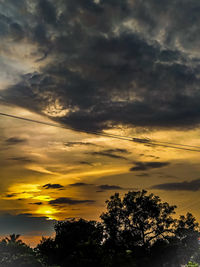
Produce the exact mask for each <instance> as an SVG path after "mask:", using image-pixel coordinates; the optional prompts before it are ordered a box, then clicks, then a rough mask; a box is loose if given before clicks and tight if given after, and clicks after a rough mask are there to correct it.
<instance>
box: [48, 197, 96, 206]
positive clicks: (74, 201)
mask: <svg viewBox="0 0 200 267" xmlns="http://www.w3.org/2000/svg"><path fill="white" fill-rule="evenodd" d="M93 203H95V200H87V199H85V200H80V199H73V198H70V197H60V198H57V199H54V200H51V201H49V204H50V205H53V206H57V205H78V204H93Z"/></svg>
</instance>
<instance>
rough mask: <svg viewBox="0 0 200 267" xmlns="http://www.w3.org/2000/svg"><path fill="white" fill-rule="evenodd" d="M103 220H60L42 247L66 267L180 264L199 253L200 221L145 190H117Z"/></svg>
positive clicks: (50, 260) (48, 259)
mask: <svg viewBox="0 0 200 267" xmlns="http://www.w3.org/2000/svg"><path fill="white" fill-rule="evenodd" d="M106 204H107V210H106V212H104V213H103V214H102V215H101V216H100V218H101V220H102V221H101V223H100V222H95V221H86V220H84V219H70V220H67V221H62V222H58V223H57V224H56V225H55V238H47V239H45V238H43V239H42V240H41V242H40V244H39V245H38V246H37V249H36V250H37V253H38V254H39V255H40V257H42V259H43V262H44V263H45V264H48V265H58V266H61V267H65V266H67V267H70V266H75V267H80V266H86V267H90V266H97V267H114V266H119V267H120V266H121V267H126V266H129V267H148V266H149V267H150V266H151V267H152V266H153V267H179V266H181V265H182V264H186V263H187V262H188V261H189V260H190V259H191V256H192V255H195V253H196V254H198V251H199V244H198V237H199V232H198V231H199V226H198V223H196V220H195V218H194V217H193V216H192V214H190V213H188V214H187V215H186V216H183V215H182V216H180V218H179V219H175V218H174V217H173V216H174V214H175V208H176V206H170V205H169V204H168V203H166V202H162V201H161V200H160V198H159V197H158V196H155V195H154V194H148V193H147V191H145V190H142V191H138V192H134V191H133V192H128V193H127V194H125V196H124V197H123V198H120V196H119V194H118V193H115V194H114V195H113V196H111V197H110V199H109V200H107V201H106Z"/></svg>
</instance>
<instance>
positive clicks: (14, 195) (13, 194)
mask: <svg viewBox="0 0 200 267" xmlns="http://www.w3.org/2000/svg"><path fill="white" fill-rule="evenodd" d="M16 196H17V193H12V194H7V195H6V196H5V197H7V198H13V197H16Z"/></svg>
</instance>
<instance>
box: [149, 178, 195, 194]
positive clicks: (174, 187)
mask: <svg viewBox="0 0 200 267" xmlns="http://www.w3.org/2000/svg"><path fill="white" fill-rule="evenodd" d="M152 189H160V190H167V191H198V190H199V189H200V179H196V180H193V181H190V182H187V181H184V182H179V183H165V184H157V185H154V186H152Z"/></svg>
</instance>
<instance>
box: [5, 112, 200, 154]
mask: <svg viewBox="0 0 200 267" xmlns="http://www.w3.org/2000/svg"><path fill="white" fill-rule="evenodd" d="M0 116H5V117H10V118H13V119H18V120H23V121H28V122H31V123H38V124H43V125H46V126H51V127H57V128H62V129H68V130H72V131H77V132H82V133H86V134H94V135H99V136H104V137H109V138H115V139H119V140H125V141H132V142H135V143H140V144H143V145H147V146H161V147H168V148H174V149H180V150H186V151H192V152H200V147H199V146H192V145H186V144H177V143H173V142H165V141H157V140H153V139H149V138H137V137H132V136H123V135H117V134H111V133H105V132H98V131H95V130H84V129H78V128H74V127H70V126H66V125H61V124H55V123H50V122H44V121H39V120H34V119H29V118H25V117H21V116H16V115H12V114H7V113H2V112H0Z"/></svg>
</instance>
